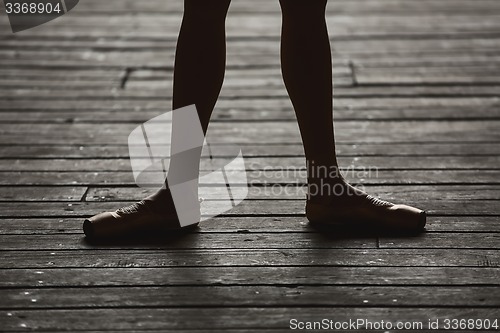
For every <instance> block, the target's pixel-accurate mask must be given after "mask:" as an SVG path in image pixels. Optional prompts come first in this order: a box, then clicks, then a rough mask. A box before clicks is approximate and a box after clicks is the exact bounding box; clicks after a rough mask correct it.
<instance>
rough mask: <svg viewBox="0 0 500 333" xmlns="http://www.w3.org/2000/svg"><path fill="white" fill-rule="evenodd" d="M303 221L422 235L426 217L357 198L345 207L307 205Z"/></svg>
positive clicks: (411, 209) (406, 208)
mask: <svg viewBox="0 0 500 333" xmlns="http://www.w3.org/2000/svg"><path fill="white" fill-rule="evenodd" d="M306 217H307V219H308V220H309V221H310V222H313V223H325V224H332V225H348V224H349V223H350V222H356V223H358V222H359V223H361V224H364V225H367V226H375V227H382V228H384V229H389V230H395V231H414V232H416V231H422V230H423V229H424V227H425V224H426V220H427V215H426V213H425V211H423V210H421V209H418V208H415V207H411V206H407V205H395V204H392V203H390V202H387V201H383V200H380V199H377V198H374V197H372V196H370V195H366V196H363V197H357V198H355V199H353V200H352V202H349V203H345V204H344V205H338V204H337V205H335V204H331V205H328V204H318V203H311V202H307V203H306Z"/></svg>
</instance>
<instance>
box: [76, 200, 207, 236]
mask: <svg viewBox="0 0 500 333" xmlns="http://www.w3.org/2000/svg"><path fill="white" fill-rule="evenodd" d="M150 204H151V202H149V201H144V200H143V201H139V202H136V203H134V204H132V205H130V206H127V207H123V208H120V209H117V210H116V211H114V212H105V213H100V214H97V215H95V216H92V217H91V218H88V219H86V220H85V221H84V222H83V232H84V233H85V236H87V237H88V238H106V237H117V236H122V235H125V234H131V233H133V232H137V231H145V230H158V229H168V230H177V229H181V228H182V226H181V225H180V223H179V219H178V217H177V214H176V213H175V212H174V213H171V214H169V215H164V214H161V215H160V214H158V213H157V212H155V211H154V210H152V209H151V208H150ZM185 217H188V219H189V220H191V223H184V224H185V225H186V224H188V225H187V227H192V226H196V225H198V223H199V221H200V210H199V209H198V210H195V209H193V211H192V212H189V214H183V218H185Z"/></svg>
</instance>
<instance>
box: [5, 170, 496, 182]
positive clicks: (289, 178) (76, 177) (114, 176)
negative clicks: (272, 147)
mask: <svg viewBox="0 0 500 333" xmlns="http://www.w3.org/2000/svg"><path fill="white" fill-rule="evenodd" d="M346 171H347V172H346ZM342 172H343V174H344V176H345V178H346V179H347V180H348V181H349V182H350V183H353V184H363V185H375V184H377V185H439V184H441V185H460V184H469V185H499V184H500V180H499V179H500V172H499V171H498V170H481V172H477V171H476V170H378V172H374V170H365V171H362V170H352V169H351V170H346V169H344V170H342ZM303 173H304V172H293V173H289V172H279V173H278V172H272V171H271V172H268V174H266V175H264V174H263V172H262V171H252V172H248V173H247V177H248V183H249V184H250V185H252V186H264V185H265V186H273V185H274V184H279V185H287V184H291V186H296V185H297V186H299V185H304V184H305V183H306V179H305V175H302V174H303ZM1 176H2V177H0V185H4V186H17V185H26V186H27V185H71V186H135V185H136V184H135V181H134V177H133V175H132V173H131V172H120V171H111V172H106V171H94V172H83V173H82V172H62V171H60V172H31V171H28V172H16V171H11V172H2V173H1Z"/></svg>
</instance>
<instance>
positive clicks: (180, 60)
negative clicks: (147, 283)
mask: <svg viewBox="0 0 500 333" xmlns="http://www.w3.org/2000/svg"><path fill="white" fill-rule="evenodd" d="M230 2H231V0H217V1H204V0H185V1H184V17H183V19H182V25H181V30H180V33H179V38H178V41H177V49H176V54H175V67H174V87H173V105H172V108H173V109H174V110H175V109H178V108H181V107H184V106H187V105H191V104H195V105H196V109H197V111H198V117H199V119H200V123H201V127H202V129H203V132H204V133H206V131H207V128H208V124H209V121H210V116H211V115H212V111H213V109H214V106H215V103H216V102H217V99H218V97H219V93H220V90H221V87H222V84H223V81H224V73H225V67H226V32H225V20H226V14H227V11H228V9H229V5H230ZM175 117H176V113H174V117H173V120H172V122H173V124H174V126H172V131H173V133H172V141H173V142H172V145H175V140H176V137H178V136H177V135H176V130H180V129H179V128H178V127H176V126H175V123H176V118H175ZM202 145H203V142H200V143H199V147H200V149H199V151H194V150H193V151H191V153H192V154H194V155H196V156H193V158H191V160H194V159H196V158H197V157H198V159H199V156H200V155H201V147H202ZM177 172H179V173H183V174H184V175H185V174H186V173H188V174H191V175H192V177H191V179H194V178H197V177H198V172H199V162H198V163H183V161H175V160H172V161H171V164H170V169H169V176H170V175H171V174H172V173H177ZM146 200H153V201H154V202H155V203H156V202H157V203H158V205H156V206H159V207H163V208H161V209H162V210H165V211H169V210H172V209H173V207H172V203H171V201H172V200H171V197H170V193H169V191H168V185H167V186H166V189H162V190H160V191H158V192H157V193H156V194H154V195H153V196H150V197H148V198H146Z"/></svg>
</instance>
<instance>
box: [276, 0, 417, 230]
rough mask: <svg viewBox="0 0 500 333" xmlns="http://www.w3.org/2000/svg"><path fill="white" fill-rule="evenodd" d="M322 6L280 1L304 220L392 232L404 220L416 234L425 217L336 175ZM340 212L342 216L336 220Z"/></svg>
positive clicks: (318, 0)
mask: <svg viewBox="0 0 500 333" xmlns="http://www.w3.org/2000/svg"><path fill="white" fill-rule="evenodd" d="M326 3H327V1H326V0H314V1H311V0H280V5H281V9H282V14H283V26H282V36H281V66H282V73H283V79H284V82H285V86H286V88H287V91H288V94H289V96H290V99H291V101H292V104H293V107H294V109H295V113H296V116H297V120H298V123H299V128H300V133H301V136H302V142H303V145H304V151H305V155H306V161H307V167H308V179H307V181H308V185H309V193H308V202H307V207H306V214H307V216H308V218H309V219H310V220H318V219H326V220H332V219H333V218H336V217H339V216H341V215H343V216H345V217H346V218H347V219H349V218H350V217H352V218H357V217H362V218H364V217H368V218H371V217H374V219H375V220H377V219H378V220H381V219H382V220H384V219H385V220H387V221H391V223H390V225H391V226H392V225H393V224H397V223H399V222H398V220H399V219H405V220H407V221H409V222H405V221H400V222H401V224H400V225H402V226H403V228H404V227H405V226H410V228H409V229H412V228H413V227H415V226H416V227H417V228H420V227H421V226H422V219H424V221H425V216H423V215H424V214H422V215H420V211H419V210H417V209H415V210H412V209H410V208H412V207H408V206H402V205H392V204H390V203H388V202H383V201H381V200H378V199H375V198H373V197H370V196H368V195H367V194H366V193H365V192H363V191H361V190H358V189H355V188H354V187H352V186H351V185H349V184H348V183H347V182H346V181H345V180H344V178H343V177H342V176H341V174H340V172H339V171H338V169H339V166H338V163H337V157H336V153H335V139H334V131H333V89H332V60H331V51H330V42H329V37H328V30H327V26H326V21H325V10H326ZM360 135H362V133H360ZM324 171H326V172H324ZM407 207H408V209H409V211H407ZM342 210H343V211H344V213H342V214H340V213H339V212H340V211H342ZM332 212H333V213H332ZM395 212H396V213H395ZM358 213H359V214H361V215H360V216H358V215H359V214H358ZM392 222H394V223H392Z"/></svg>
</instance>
